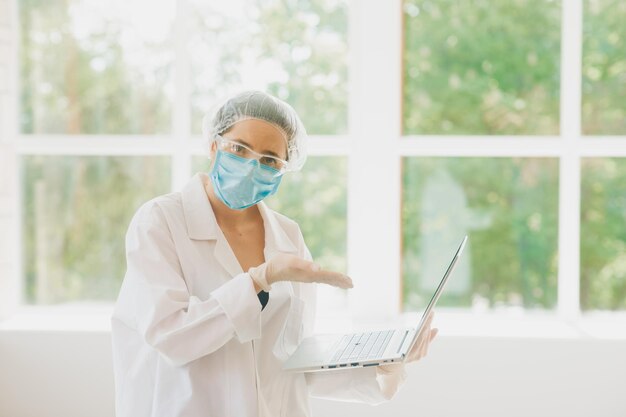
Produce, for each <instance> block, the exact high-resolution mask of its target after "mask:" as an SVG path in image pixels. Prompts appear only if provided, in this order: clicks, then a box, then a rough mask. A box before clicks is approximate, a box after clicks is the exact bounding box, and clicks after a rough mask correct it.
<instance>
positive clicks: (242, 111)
mask: <svg viewBox="0 0 626 417" xmlns="http://www.w3.org/2000/svg"><path fill="white" fill-rule="evenodd" d="M249 119H258V120H263V121H265V122H268V123H271V124H272V125H274V126H276V127H277V128H278V129H279V130H280V131H281V132H283V133H284V134H285V137H286V138H287V170H288V171H298V170H300V169H301V168H302V166H303V165H304V162H305V161H306V157H307V151H306V137H307V134H306V130H305V129H304V125H303V124H302V121H301V120H300V118H299V117H298V114H297V113H296V111H295V110H294V109H293V108H292V107H291V106H290V105H289V104H287V103H285V102H284V101H282V100H280V99H278V98H276V97H273V96H271V95H269V94H267V93H264V92H262V91H245V92H243V93H239V94H237V95H235V96H233V97H230V98H228V99H227V100H226V101H224V102H223V103H222V104H221V105H218V106H217V110H216V111H213V112H211V113H209V114H207V115H206V116H204V119H203V121H202V132H203V134H204V136H205V137H206V138H207V139H208V141H209V146H210V145H211V144H212V143H213V141H215V138H216V135H221V134H222V133H224V132H226V131H227V130H228V129H229V128H230V127H232V126H233V125H234V124H235V123H237V122H241V121H243V120H249Z"/></svg>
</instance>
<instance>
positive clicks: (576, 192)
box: [10, 0, 626, 320]
mask: <svg viewBox="0 0 626 417" xmlns="http://www.w3.org/2000/svg"><path fill="white" fill-rule="evenodd" d="M10 1H11V2H12V4H14V5H15V1H16V0H10ZM348 3H349V5H348V6H349V14H348V16H349V17H348V19H349V33H348V43H349V57H348V67H349V81H348V82H349V91H350V96H349V109H348V127H349V129H348V132H349V134H348V135H337V136H312V137H311V138H310V146H309V148H310V155H312V156H328V155H340V156H346V157H347V158H348V178H347V184H348V187H347V192H348V195H347V199H348V209H347V211H348V213H347V217H348V218H347V225H348V227H347V243H348V245H347V246H348V252H347V257H348V273H349V274H350V275H351V276H352V277H353V279H354V280H355V288H354V289H352V290H351V291H350V292H349V294H350V296H349V303H350V308H351V311H352V312H353V314H355V315H356V316H358V317H362V318H368V317H377V318H381V317H389V318H391V317H395V316H397V314H398V313H399V312H400V310H401V303H402V301H401V281H402V277H401V273H400V265H401V256H402V254H401V227H402V225H401V217H400V216H401V212H400V205H401V193H402V189H401V159H402V158H403V157H406V156H420V157H431V156H432V157H554V158H558V159H559V178H560V184H559V238H558V245H559V255H560V256H559V265H558V302H557V310H556V313H557V314H556V315H557V316H559V317H562V318H564V319H567V320H571V319H576V318H578V317H579V316H580V314H581V313H580V305H579V288H580V267H579V264H580V253H579V242H580V162H581V159H582V158H584V157H602V156H611V157H615V156H621V157H624V156H626V137H623V136H621V137H613V136H612V137H588V136H586V137H584V139H583V137H582V135H581V128H580V126H581V117H580V114H581V100H580V98H581V84H582V78H581V62H582V14H583V12H582V0H562V22H561V25H562V39H561V86H560V91H561V97H560V109H561V110H560V111H561V114H560V124H561V129H560V134H559V135H555V136H513V137H507V138H505V139H503V137H502V136H498V137H493V136H429V135H411V136H402V134H401V120H402V112H401V110H402V107H401V103H402V91H401V87H402V52H403V51H402V47H403V42H402V39H403V33H402V24H403V18H402V0H390V1H385V2H381V1H376V0H348ZM178 6H179V7H178V12H177V16H176V18H175V25H174V27H175V45H176V57H175V81H174V82H175V91H176V95H175V98H174V103H173V120H172V133H171V135H164V136H152V135H151V136H136V135H116V136H111V135H80V136H65V135H22V134H21V133H19V129H18V125H17V120H18V119H17V117H15V118H13V120H14V122H15V125H14V126H13V127H12V129H11V131H13V132H15V136H14V137H13V138H12V139H13V142H14V143H15V148H16V152H17V154H18V156H19V157H23V156H27V155H38V154H46V155H128V156H133V155H167V156H170V157H171V158H172V180H171V186H172V189H180V188H181V187H182V185H184V184H185V183H186V182H187V180H188V178H189V174H190V172H191V160H192V157H193V156H195V155H202V154H203V152H204V151H203V149H202V148H203V144H204V141H203V139H202V138H201V137H198V136H194V135H193V134H192V131H191V121H190V114H191V101H190V97H191V88H192V87H191V83H190V78H191V68H190V59H189V56H188V55H187V53H186V52H185V51H186V49H185V48H184V45H185V44H186V41H187V39H188V38H189V36H190V34H189V33H188V25H186V14H187V13H188V11H189V6H188V4H187V0H178ZM15 15H17V13H16V14H15ZM16 26H17V25H16ZM15 38H16V39H15V51H16V50H17V36H15ZM15 51H14V52H15ZM14 56H15V57H17V53H16V52H15V53H14ZM15 62H18V61H17V59H16V60H15ZM15 73H17V69H16V70H15ZM14 76H15V79H17V74H15V75H14ZM15 94H16V99H15V100H14V102H15V103H16V109H14V110H15V111H14V112H13V114H17V112H18V109H19V107H18V106H17V96H18V95H19V91H18V89H15ZM382 144H384V145H385V146H384V147H383V146H381V145H382ZM383 150H385V151H387V152H384V151H383ZM374 161H375V165H376V167H377V169H376V170H374V169H371V167H372V166H373V165H374ZM17 170H18V173H16V177H18V176H19V167H18V169H17ZM18 190H20V191H21V187H20V186H18ZM20 198H21V196H20ZM20 220H21V219H20ZM20 224H21V221H20ZM18 235H19V237H18V242H17V243H18V252H20V258H21V248H22V242H21V241H19V239H21V234H18ZM14 279H16V280H18V281H19V282H20V283H21V282H22V271H21V264H20V265H19V267H18V268H17V274H16V276H15V277H14ZM20 285H21V284H20ZM20 288H21V287H20ZM22 294H23V291H21V292H20V296H21V295H22ZM381 300H383V301H384V302H381ZM22 302H23V300H20V303H22Z"/></svg>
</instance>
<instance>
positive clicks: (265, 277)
mask: <svg viewBox="0 0 626 417" xmlns="http://www.w3.org/2000/svg"><path fill="white" fill-rule="evenodd" d="M248 272H249V273H250V276H251V277H252V279H253V280H254V281H255V282H256V283H258V284H259V286H260V287H261V288H264V287H268V286H270V285H272V284H273V283H274V282H278V281H296V282H318V283H320V284H328V285H332V286H335V287H339V288H352V286H353V285H352V279H350V277H348V276H347V275H344V274H341V273H339V272H333V271H327V270H323V269H321V268H320V266H319V265H317V264H316V263H314V262H310V261H307V260H305V259H302V258H299V257H297V256H294V255H289V254H286V253H281V254H278V255H276V256H274V257H273V258H272V259H270V260H269V261H267V262H265V263H262V264H261V265H259V266H257V267H256V268H250V270H249V271H248ZM265 283H267V285H265ZM264 289H265V288H264Z"/></svg>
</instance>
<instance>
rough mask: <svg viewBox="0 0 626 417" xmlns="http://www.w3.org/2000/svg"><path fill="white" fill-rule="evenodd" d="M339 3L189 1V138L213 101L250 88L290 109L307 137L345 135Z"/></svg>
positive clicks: (343, 31) (343, 21) (343, 19)
mask: <svg viewBox="0 0 626 417" xmlns="http://www.w3.org/2000/svg"><path fill="white" fill-rule="evenodd" d="M345 3H346V2H345V0H309V1H293V0H289V1H277V0H270V1H263V2H261V1H253V0H231V1H227V2H206V1H201V0H192V4H193V14H192V22H191V23H190V27H191V33H192V39H191V42H190V46H189V50H190V51H193V53H192V74H193V75H192V83H193V96H192V101H193V102H192V109H193V112H192V117H193V121H192V122H193V129H194V132H196V133H199V132H200V131H201V121H202V116H203V114H204V113H205V112H206V111H209V110H210V109H211V107H212V106H213V105H214V103H215V102H216V99H223V98H224V97H227V96H229V95H231V94H233V93H235V92H239V91H241V90H243V89H249V88H254V89H260V90H264V91H267V92H269V93H271V94H273V95H276V96H277V97H279V98H281V99H283V100H285V101H287V102H289V103H290V104H291V105H292V106H293V107H294V108H295V109H296V111H297V112H298V113H299V114H300V117H301V118H302V121H303V122H304V125H305V127H306V129H307V131H308V132H309V133H311V134H340V133H345V132H346V129H347V93H346V90H347V65H346V57H347V10H346V4H345ZM320 109H324V111H320Z"/></svg>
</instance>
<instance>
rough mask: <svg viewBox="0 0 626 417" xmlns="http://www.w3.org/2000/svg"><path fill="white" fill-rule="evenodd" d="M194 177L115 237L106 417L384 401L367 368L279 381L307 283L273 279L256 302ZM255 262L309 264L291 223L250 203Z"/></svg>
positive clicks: (310, 298)
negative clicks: (257, 226)
mask: <svg viewBox="0 0 626 417" xmlns="http://www.w3.org/2000/svg"><path fill="white" fill-rule="evenodd" d="M204 178H205V174H196V175H195V176H194V177H193V178H192V179H191V181H190V182H189V183H188V184H187V185H186V186H185V188H184V189H183V190H182V192H176V193H171V194H167V195H164V196H160V197H157V198H155V199H153V200H151V201H148V202H147V203H145V204H144V205H143V206H142V207H141V208H139V210H138V211H137V213H136V214H135V216H134V217H133V219H132V221H131V223H130V226H129V228H128V232H127V235H126V257H127V271H126V275H125V277H124V282H123V284H122V288H121V290H120V293H119V297H118V300H117V304H116V306H115V311H114V314H113V317H112V320H111V325H112V341H113V362H114V375H115V397H116V415H117V417H148V416H150V417H182V416H186V417H201V416H211V417H213V416H224V417H257V416H258V417H265V416H289V417H299V416H310V415H311V411H310V405H309V396H310V395H313V396H317V397H323V398H331V399H337V400H344V401H359V402H366V403H370V404H376V403H380V402H382V401H385V400H387V399H389V394H383V392H381V386H380V384H379V382H378V381H377V377H376V376H377V372H376V370H375V367H370V368H359V369H346V370H339V371H332V372H322V373H307V374H303V373H288V372H284V371H282V363H283V362H284V361H285V360H286V359H287V357H288V356H289V355H290V354H291V353H293V351H294V350H295V348H296V346H297V345H298V343H299V342H300V341H301V340H302V338H303V337H305V336H308V335H310V334H312V332H313V324H314V318H315V300H316V296H315V290H316V288H315V284H301V283H292V282H288V281H285V282H278V283H275V284H274V285H272V290H271V291H270V295H269V301H268V303H267V305H266V307H265V308H264V309H263V311H261V304H260V302H259V299H258V297H257V294H256V292H255V290H254V286H253V283H252V280H251V278H250V276H249V275H248V274H247V273H245V272H244V271H242V270H241V266H240V265H239V262H238V261H237V258H236V257H235V255H234V253H233V251H232V250H231V248H230V246H229V245H228V242H227V240H226V238H225V237H224V235H223V234H222V232H221V230H220V228H219V226H218V224H217V222H216V220H215V215H214V213H213V210H212V208H211V205H210V203H209V200H208V198H207V195H206V192H205V190H204V187H203V179H204ZM259 211H260V213H261V216H262V217H263V224H264V226H265V248H264V255H265V259H266V260H269V259H271V258H272V257H273V256H274V255H276V254H277V253H279V252H286V253H292V254H295V255H298V256H300V257H303V258H306V259H311V255H310V253H309V250H308V249H307V247H306V245H305V243H304V239H303V238H302V233H301V232H300V228H299V227H298V225H297V224H296V223H295V222H294V221H292V220H290V219H288V218H287V217H285V216H283V215H280V214H278V213H276V212H274V211H272V210H270V209H269V208H268V207H267V206H266V205H265V204H264V203H262V202H261V203H259Z"/></svg>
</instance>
